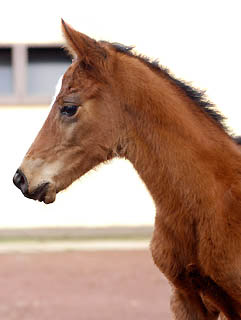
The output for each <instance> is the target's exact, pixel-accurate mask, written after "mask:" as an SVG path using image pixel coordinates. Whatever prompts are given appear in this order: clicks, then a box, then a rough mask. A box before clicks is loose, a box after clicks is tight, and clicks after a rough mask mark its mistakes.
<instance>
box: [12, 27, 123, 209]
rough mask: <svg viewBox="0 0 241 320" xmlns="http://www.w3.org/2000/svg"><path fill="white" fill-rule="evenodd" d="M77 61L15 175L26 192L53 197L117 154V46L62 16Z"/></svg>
mask: <svg viewBox="0 0 241 320" xmlns="http://www.w3.org/2000/svg"><path fill="white" fill-rule="evenodd" d="M62 25H63V32H64V36H65V38H66V41H67V45H68V50H69V51H70V53H71V54H72V55H73V57H74V59H73V63H72V65H71V66H70V67H69V68H68V70H67V71H66V73H65V74H64V76H63V79H62V87H61V90H60V92H59V94H58V95H57V97H56V100H55V101H54V103H53V105H52V108H51V111H50V113H49V115H48V118H47V119H46V121H45V123H44V125H43V127H42V129H41V130H40V132H39V134H38V136H37V137H36V139H35V141H34V142H33V144H32V146H31V147H30V149H29V150H28V152H27V154H26V155H25V158H24V160H23V162H22V164H21V166H20V168H19V169H18V170H17V172H16V174H15V176H14V183H15V185H16V186H17V187H18V188H20V189H21V191H22V192H23V194H24V195H25V196H26V197H29V198H32V199H35V200H39V201H44V202H45V203H51V202H53V201H54V200H55V197H56V193H57V192H59V191H61V190H63V189H65V188H66V187H68V186H69V185H70V184H71V183H72V182H73V181H74V180H76V179H78V178H79V177H80V176H82V175H83V174H84V173H86V172H87V171H89V170H90V169H92V168H93V167H95V166H96V165H98V164H99V163H101V162H103V161H105V160H107V159H110V158H112V157H113V155H114V154H115V150H116V148H117V145H118V141H119V140H120V139H121V130H122V129H121V128H122V127H123V125H122V120H121V117H120V111H119V109H120V108H119V107H118V106H119V105H120V103H121V102H120V99H119V98H118V96H119V94H118V92H120V88H119V83H118V81H117V79H115V77H113V74H114V73H113V71H114V69H115V64H116V55H117V52H116V50H114V47H113V46H112V45H110V44H108V43H104V42H96V41H95V40H93V39H91V38H89V37H87V36H85V35H83V34H81V33H79V32H77V31H75V30H74V29H72V28H71V27H70V26H68V25H66V24H65V23H64V22H62Z"/></svg>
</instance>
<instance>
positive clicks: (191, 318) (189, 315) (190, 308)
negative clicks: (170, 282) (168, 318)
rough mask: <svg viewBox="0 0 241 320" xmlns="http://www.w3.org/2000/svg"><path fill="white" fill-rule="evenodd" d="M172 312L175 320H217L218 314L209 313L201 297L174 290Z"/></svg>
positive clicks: (193, 293)
mask: <svg viewBox="0 0 241 320" xmlns="http://www.w3.org/2000/svg"><path fill="white" fill-rule="evenodd" d="M171 310H172V312H173V314H174V320H216V319H218V313H215V314H214V313H209V312H208V310H207V309H206V308H205V306H204V304H203V302H202V299H201V298H200V296H199V295H198V294H197V293H195V292H192V293H190V294H188V295H186V294H185V293H183V292H180V291H179V290H178V289H174V291H173V294H172V297H171Z"/></svg>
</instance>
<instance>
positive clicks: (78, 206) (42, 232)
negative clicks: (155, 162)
mask: <svg viewBox="0 0 241 320" xmlns="http://www.w3.org/2000/svg"><path fill="white" fill-rule="evenodd" d="M61 17H62V18H63V19H64V20H65V21H66V22H68V23H69V24H71V25H72V26H73V27H74V28H76V29H77V30H79V31H81V32H83V33H86V34H88V35H89V36H91V37H93V38H95V39H97V40H107V41H112V42H120V43H124V44H126V45H134V46H135V47H136V51H137V52H140V53H143V54H145V55H147V56H149V57H151V58H153V59H156V58H158V59H159V61H160V63H161V64H162V65H164V66H167V67H168V68H169V69H170V70H171V71H172V72H173V74H174V75H176V77H178V78H182V79H185V80H187V81H188V82H189V81H190V82H191V83H192V84H193V85H194V86H196V87H198V88H201V89H205V90H206V92H207V95H208V97H209V99H210V100H211V101H213V102H214V103H215V104H216V105H217V108H218V109H219V110H220V111H221V112H222V113H223V114H224V115H225V116H226V117H227V123H228V125H229V127H230V131H231V132H232V133H235V134H237V135H238V134H241V125H240V121H241V117H240V112H241V107H240V71H241V63H240V56H241V47H240V30H241V20H240V1H238V0H237V1H234V0H230V1H220V0H219V1H216V0H213V1H205V0H202V1H201V0H197V1H191V0H190V1H188V0H183V1H178V0H170V1H154V0H149V1H137V0H133V1H126V0H122V1H108V0H103V1H97V0H90V1H85V2H84V1H73V0H68V1H60V0H58V1H55V0H52V1H46V0H42V1H26V0H22V1H14V0H9V1H5V2H4V3H2V4H1V10H0V137H1V142H0V143H1V168H0V174H1V183H0V194H1V202H0V206H1V210H0V239H1V240H2V242H4V243H6V242H8V241H9V240H12V239H15V240H22V241H23V240H26V239H32V240H33V239H35V240H36V239H38V240H39V239H41V240H44V239H52V240H53V239H59V240H66V239H81V238H83V239H87V240H88V239H92V240H93V239H102V240H103V239H106V238H109V239H116V240H117V239H119V238H121V239H122V240H127V239H132V240H133V241H134V240H144V242H142V244H141V245H140V247H141V248H144V249H145V248H147V247H148V242H149V239H150V236H151V232H152V226H153V222H154V216H155V208H154V204H153V201H152V199H151V197H150V195H149V193H148V191H147V190H146V188H145V186H144V185H143V183H142V182H141V181H140V179H139V177H138V175H137V173H136V172H135V171H134V169H133V167H132V165H131V164H130V163H129V162H127V161H124V160H114V161H112V162H111V163H109V164H107V165H104V166H101V167H99V168H98V169H97V170H94V171H93V172H90V173H88V174H87V175H86V176H84V177H83V178H81V179H80V180H79V181H77V182H75V183H74V184H73V185H72V186H71V187H70V188H68V190H66V191H64V192H61V193H60V194H58V196H57V200H56V202H55V203H53V204H51V205H47V206H46V205H44V204H42V203H39V202H34V201H32V200H28V199H26V198H24V197H23V196H22V194H21V192H20V191H19V190H17V189H16V188H15V187H14V186H13V183H12V177H13V175H14V173H15V171H16V169H17V168H18V166H19V165H20V163H21V160H22V158H23V156H24V154H25V153H26V151H27V149H28V148H29V146H30V144H31V143H32V141H33V139H34V137H35V136H36V134H37V133H38V131H39V129H40V128H41V126H42V124H43V121H44V119H45V118H46V116H47V114H48V112H49V110H50V103H51V99H52V96H53V94H54V91H55V86H56V83H57V81H58V78H59V77H60V75H62V74H63V73H64V71H65V70H66V68H67V67H68V66H69V64H70V59H69V57H68V56H66V54H65V53H64V51H63V49H62V44H63V38H62V34H61V27H60V18H61ZM132 244H133V242H132ZM130 246H131V245H130ZM137 246H138V245H137ZM14 248H15V249H14V250H17V249H16V246H15V247H14ZM19 248H20V247H18V249H19ZM5 249H6V248H5ZM5 249H4V250H5ZM55 249H56V247H55ZM6 250H7V251H9V250H10V251H11V245H9V246H8V248H7V249H6ZM149 258H150V257H149ZM29 259H30V258H29ZM69 259H70V258H69ZM114 259H117V257H114ZM140 259H141V258H140ZM150 261H151V259H150ZM82 262H83V261H82ZM12 263H13V265H14V263H16V260H13V261H12ZM96 263H97V264H98V262H96ZM150 263H151V262H150ZM140 264H141V263H140ZM133 266H134V264H133ZM155 276H156V277H157V278H158V277H159V274H158V276H157V275H155ZM0 281H1V280H0ZM151 281H152V280H151ZM153 281H154V280H153ZM120 282H121V281H120ZM134 286H136V284H134ZM150 290H151V289H150ZM158 290H159V289H158ZM139 291H142V290H141V289H139ZM166 296H168V294H167V295H166ZM109 298H110V296H109ZM30 300H31V299H30ZM31 301H32V300H31ZM118 301H119V300H118ZM128 301H129V300H128ZM135 301H137V300H135V299H134V302H133V303H132V307H131V308H134V310H137V311H138V310H139V309H138V306H139V305H140V304H139V305H138V301H137V302H135ZM151 301H152V302H153V301H154V300H153V297H152V299H151V300H150V303H151ZM36 303H37V302H36ZM123 303H124V302H123ZM20 305H21V303H20ZM23 305H24V304H23ZM27 305H28V304H27ZM25 307H26V305H24V308H25ZM149 307H150V306H149ZM36 308H37V306H36ZM165 308H166V309H168V307H167V306H165ZM3 309H4V308H3ZM20 309H21V306H20ZM4 310H5V309H4ZM6 310H8V309H6ZM21 310H22V309H21ZM0 312H1V307H0ZM143 314H144V313H142V315H143ZM155 316H156V317H157V316H158V317H159V316H160V313H158V311H157V313H156V314H153V315H152V319H154V318H155ZM5 318H6V317H5ZM133 318H134V317H133ZM133 318H132V319H133ZM147 318H148V317H144V318H143V319H147ZM6 319H11V317H10V316H9V315H8V317H7V318H6ZM13 319H17V318H14V316H13ZM21 319H23V318H21ZM24 319H28V318H27V316H26V317H24ZM29 319H30V318H29ZM31 319H32V318H31ZM34 319H37V316H35V317H34ZM41 319H44V317H43V316H42V318H41ZM46 319H50V315H48V316H46ZM51 319H53V318H52V317H51ZM58 319H61V317H59V318H58ZM63 319H80V318H78V317H77V316H74V315H73V317H72V318H66V317H65V316H64V317H63ZM81 319H82V318H81ZM83 319H95V316H94V315H93V316H92V317H90V318H88V317H83ZM96 319H100V318H98V316H96ZM101 319H102V318H101ZM103 319H108V315H107V314H106V316H105V317H104V318H103ZM110 319H112V317H111V316H110ZM122 319H123V318H122ZM126 319H128V317H127V315H126ZM138 319H142V317H141V316H140V314H139V318H138ZM155 319H157V318H155ZM165 319H168V315H167V314H166V318H165Z"/></svg>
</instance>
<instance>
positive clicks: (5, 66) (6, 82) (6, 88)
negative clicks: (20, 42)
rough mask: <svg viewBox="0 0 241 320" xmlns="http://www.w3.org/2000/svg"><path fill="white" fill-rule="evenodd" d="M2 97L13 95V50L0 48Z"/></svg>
mask: <svg viewBox="0 0 241 320" xmlns="http://www.w3.org/2000/svg"><path fill="white" fill-rule="evenodd" d="M0 75H1V76H0V95H5V96H8V95H11V94H12V93H13V74H12V50H11V48H0Z"/></svg>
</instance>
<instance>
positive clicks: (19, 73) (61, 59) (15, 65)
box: [0, 44, 71, 105]
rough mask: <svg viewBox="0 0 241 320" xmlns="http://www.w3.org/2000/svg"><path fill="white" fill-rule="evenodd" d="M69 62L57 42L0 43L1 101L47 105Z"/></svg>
mask: <svg viewBox="0 0 241 320" xmlns="http://www.w3.org/2000/svg"><path fill="white" fill-rule="evenodd" d="M70 64H71V59H70V57H69V56H68V55H67V54H66V53H65V51H64V49H62V48H61V47H60V45H55V44H54V45H45V46H43V45H38V46H35V45H27V44H15V45H11V46H6V45H4V44H3V45H1V44H0V104H3V105H6V104H30V105H34V104H49V103H50V102H51V100H52V97H53V94H54V92H55V87H56V84H57V81H58V79H59V78H60V76H61V75H62V74H63V73H64V72H65V71H66V69H67V68H68V67H69V65H70Z"/></svg>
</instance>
